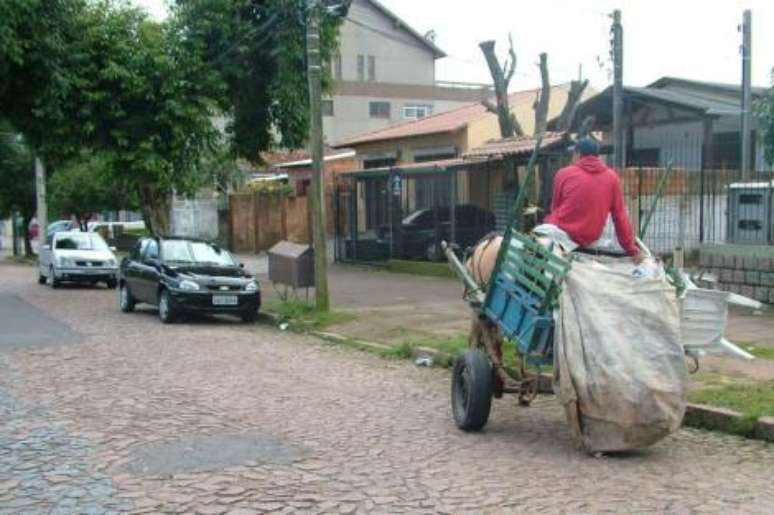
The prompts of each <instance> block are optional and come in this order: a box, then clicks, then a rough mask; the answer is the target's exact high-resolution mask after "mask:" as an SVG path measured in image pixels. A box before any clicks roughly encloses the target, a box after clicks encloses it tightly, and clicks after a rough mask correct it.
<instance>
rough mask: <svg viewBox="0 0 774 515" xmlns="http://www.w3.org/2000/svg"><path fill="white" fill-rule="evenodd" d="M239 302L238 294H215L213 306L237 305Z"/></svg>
mask: <svg viewBox="0 0 774 515" xmlns="http://www.w3.org/2000/svg"><path fill="white" fill-rule="evenodd" d="M237 304H239V299H238V298H237V296H236V295H213V296H212V305H213V306H236V305H237Z"/></svg>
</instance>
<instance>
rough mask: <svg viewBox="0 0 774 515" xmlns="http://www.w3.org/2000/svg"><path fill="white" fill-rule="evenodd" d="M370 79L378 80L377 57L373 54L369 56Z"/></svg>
mask: <svg viewBox="0 0 774 515" xmlns="http://www.w3.org/2000/svg"><path fill="white" fill-rule="evenodd" d="M368 80H370V81H375V80H376V57H375V56H373V55H369V56H368Z"/></svg>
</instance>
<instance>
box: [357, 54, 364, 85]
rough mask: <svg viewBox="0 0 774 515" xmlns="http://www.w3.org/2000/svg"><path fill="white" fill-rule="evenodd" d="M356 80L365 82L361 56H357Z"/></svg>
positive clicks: (362, 57) (362, 56)
mask: <svg viewBox="0 0 774 515" xmlns="http://www.w3.org/2000/svg"><path fill="white" fill-rule="evenodd" d="M357 80H359V81H364V80H365V56H364V55H362V54H360V55H358V56H357Z"/></svg>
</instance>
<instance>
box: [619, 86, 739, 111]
mask: <svg viewBox="0 0 774 515" xmlns="http://www.w3.org/2000/svg"><path fill="white" fill-rule="evenodd" d="M624 94H630V95H631V94H633V95H637V96H641V97H646V98H652V99H654V100H660V101H662V102H667V103H670V104H675V105H679V106H681V107H686V108H689V109H693V110H696V111H703V112H704V113H705V114H709V115H717V114H736V113H739V109H740V107H739V103H738V102H735V101H732V100H728V101H724V100H721V99H719V98H711V97H707V96H704V95H701V94H698V93H697V94H693V93H687V92H684V91H675V90H670V89H651V88H633V87H630V86H626V87H625V88H624Z"/></svg>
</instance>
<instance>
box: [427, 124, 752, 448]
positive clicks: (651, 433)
mask: <svg viewBox="0 0 774 515" xmlns="http://www.w3.org/2000/svg"><path fill="white" fill-rule="evenodd" d="M539 148H540V139H538V142H537V144H536V146H535V151H534V152H533V155H532V159H531V160H530V163H529V165H528V172H527V179H526V181H525V183H524V184H523V185H522V188H521V190H520V193H519V197H518V198H517V199H516V202H515V203H514V207H513V212H512V215H511V216H512V218H511V221H510V222H509V223H508V225H507V226H506V231H505V233H504V234H503V235H502V237H490V238H488V239H486V240H485V241H482V242H481V243H480V244H479V245H478V246H477V248H475V249H474V252H473V255H472V258H471V259H470V260H468V262H467V265H468V266H466V265H464V264H463V263H462V262H460V260H459V259H458V258H457V256H456V255H455V253H454V250H453V249H452V248H451V247H449V246H448V245H446V243H445V242H444V243H443V244H442V246H443V248H444V250H445V253H446V256H447V259H448V260H449V263H450V265H451V267H452V269H453V270H454V271H455V272H456V273H457V275H458V277H459V278H460V280H461V281H462V282H463V284H464V286H465V295H464V298H465V300H466V301H467V302H468V304H469V305H470V307H471V308H472V309H473V312H474V316H475V318H474V320H475V321H474V324H473V330H472V331H471V338H470V340H469V341H470V349H469V350H467V351H466V352H465V353H464V354H463V355H461V356H460V357H459V358H458V359H457V362H456V364H455V367H454V371H453V374H452V411H453V414H454V419H455V422H456V424H457V426H458V427H459V428H460V429H463V430H467V431H475V430H479V429H481V428H483V427H484V426H485V425H486V423H487V421H488V418H489V413H490V409H491V399H492V398H493V397H499V396H501V395H502V394H505V393H513V394H517V395H518V399H519V404H521V405H529V404H530V402H531V401H532V400H533V399H534V398H535V396H537V394H538V393H539V392H540V393H543V390H544V386H545V385H541V379H542V378H544V377H545V376H544V375H541V374H540V367H541V366H544V365H549V364H550V365H553V385H552V389H553V392H554V393H555V394H556V395H557V398H558V400H559V401H560V403H561V404H562V406H563V407H564V410H565V413H566V416H567V422H568V424H569V426H570V429H571V433H572V435H573V437H574V439H575V441H576V442H577V443H578V445H579V446H580V447H581V448H582V449H584V450H586V451H588V452H604V451H625V450H631V449H637V448H642V447H646V446H649V445H652V444H654V443H656V442H658V441H659V440H661V439H663V438H664V437H666V436H667V435H669V434H670V433H672V432H673V431H675V430H677V429H678V428H679V427H680V425H681V422H682V418H683V415H684V412H685V406H686V392H687V384H688V370H687V365H686V355H688V356H689V357H693V358H694V359H698V355H700V354H701V353H702V352H705V351H720V352H727V353H731V352H733V353H734V354H736V355H741V354H743V351H741V350H740V349H739V348H738V347H735V346H734V345H733V344H731V343H730V342H728V341H727V340H725V338H724V337H723V330H724V328H725V317H726V314H727V313H726V311H725V309H726V306H727V303H728V302H733V301H739V300H744V301H745V302H746V303H748V304H749V303H751V302H754V301H751V300H749V299H741V298H739V299H732V298H731V296H733V295H732V294H728V293H726V292H718V291H713V290H702V289H699V288H697V287H696V286H695V285H694V284H693V283H692V282H691V280H690V278H689V277H688V276H686V275H685V274H684V273H683V272H682V271H681V270H677V269H674V268H672V269H669V270H665V269H664V267H663V266H662V265H661V264H657V263H656V261H655V260H654V259H653V258H652V256H651V255H650V252H649V251H648V250H647V248H646V247H645V246H644V245H643V244H642V243H641V242H638V243H639V245H640V247H641V249H642V251H643V252H644V253H645V255H647V256H648V261H649V269H648V272H647V273H642V269H641V268H638V267H636V266H635V264H634V262H633V261H632V260H631V259H630V258H628V257H626V256H621V257H606V256H600V255H592V254H588V253H583V252H580V251H577V250H575V249H572V248H568V246H567V245H566V243H567V239H566V238H562V237H557V235H556V234H550V231H549V233H545V232H541V234H540V236H536V235H534V234H524V233H521V232H520V231H519V228H520V225H521V224H520V223H519V221H518V218H519V216H518V213H519V210H520V209H521V206H522V205H523V203H524V192H526V191H529V189H530V180H531V178H532V177H533V175H534V163H535V160H536V157H537V154H538V149H539ZM669 170H671V166H670V167H668V168H667V172H666V174H665V176H668V174H669ZM663 183H665V180H664V179H662V181H661V182H660V184H659V190H661V188H662V184H663ZM657 196H658V195H657ZM654 208H655V204H654V206H653V207H652V208H651V213H650V214H651V215H652V211H653V209H654ZM649 217H650V215H649V216H648V217H647V218H649ZM644 227H647V222H646V223H645V226H644ZM554 229H555V231H554V232H555V233H556V232H561V230H560V229H558V228H554ZM641 234H642V233H641ZM495 254H496V256H497V257H496V260H493V259H492V256H493V255H495ZM493 262H494V264H492V263H493ZM733 297H739V296H733ZM755 304H756V305H757V306H760V304H759V303H755ZM751 307H752V306H751ZM713 317H714V318H715V319H716V320H715V321H714V323H711V324H709V325H708V323H707V320H708V318H713ZM504 341H507V342H511V343H513V348H512V350H513V351H514V352H515V353H516V357H517V360H516V362H517V363H518V366H517V367H515V368H512V367H506V366H505V365H504V360H503V348H502V347H503V342H504ZM697 363H698V361H697Z"/></svg>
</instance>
